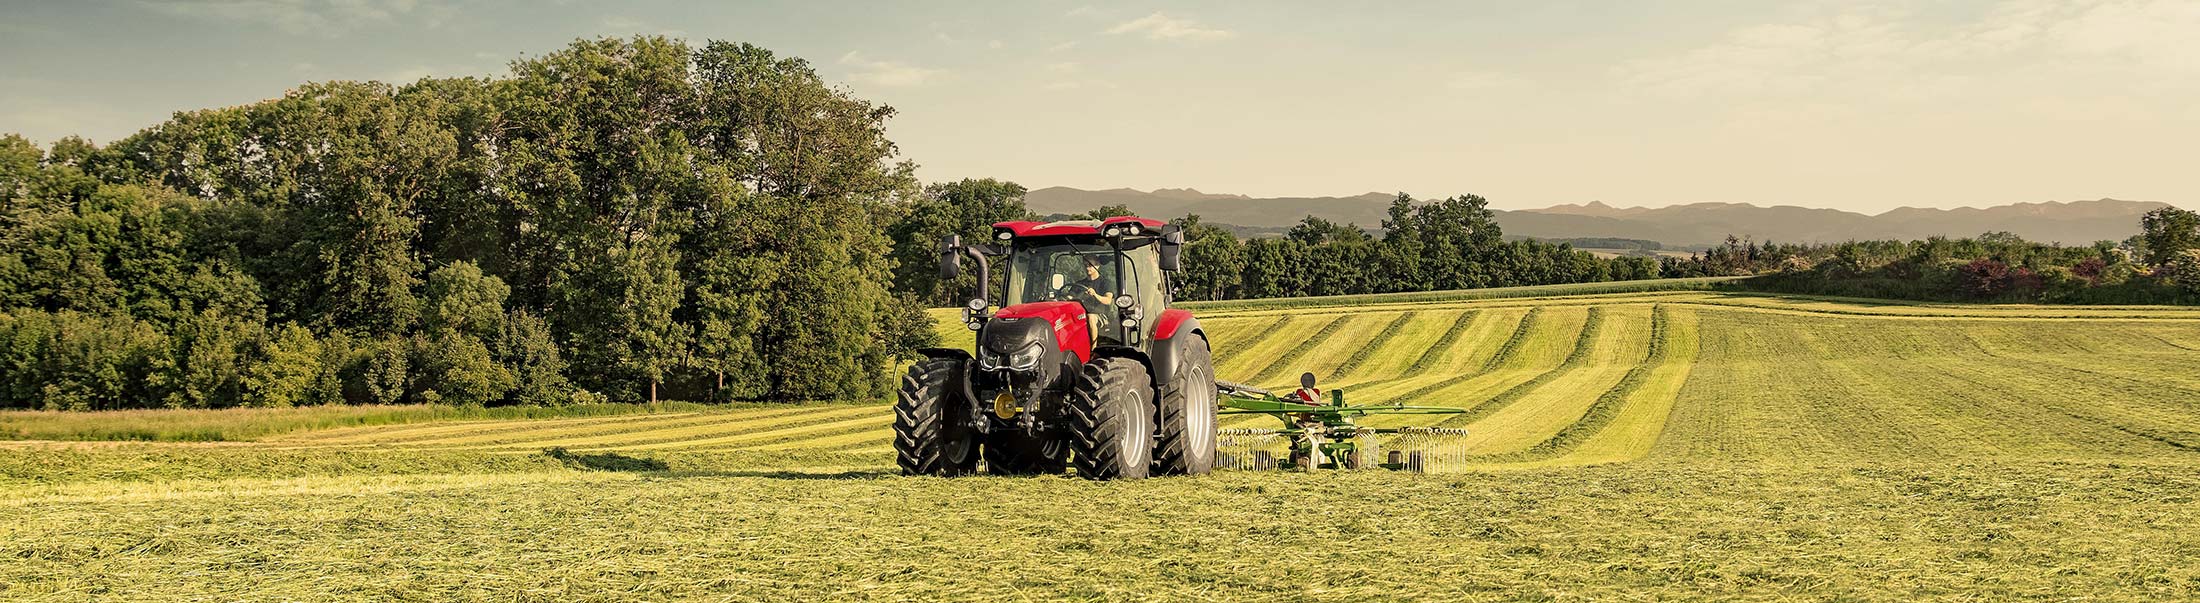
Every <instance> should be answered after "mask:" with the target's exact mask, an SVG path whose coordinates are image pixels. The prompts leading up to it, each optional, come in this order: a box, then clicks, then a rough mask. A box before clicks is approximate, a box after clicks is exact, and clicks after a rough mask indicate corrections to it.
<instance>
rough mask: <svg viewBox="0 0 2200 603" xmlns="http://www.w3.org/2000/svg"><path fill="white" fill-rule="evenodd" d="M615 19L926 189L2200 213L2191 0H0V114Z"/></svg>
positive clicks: (49, 111) (299, 73) (555, 37)
mask: <svg viewBox="0 0 2200 603" xmlns="http://www.w3.org/2000/svg"><path fill="white" fill-rule="evenodd" d="M641 34H648V35H666V36H673V37H679V38H685V39H687V40H690V41H691V42H694V43H697V44H700V43H702V42H703V41H706V40H733V41H744V42H751V43H755V44H759V45H762V46H764V47H767V48H771V49H773V50H774V51H776V52H778V53H780V54H783V55H793V56H799V57H803V58H805V59H807V60H809V61H810V62H811V63H812V64H813V65H814V66H815V67H816V68H817V69H818V71H819V72H820V73H821V74H822V75H824V76H825V77H826V78H827V79H828V80H830V81H833V82H835V83H836V84H838V85H841V86H845V87H846V88H847V89H848V90H849V91H851V92H852V93H853V94H855V95H856V96H858V97H862V98H865V99H870V100H873V101H877V102H882V103H885V104H888V105H892V106H893V107H895V108H896V109H897V110H898V111H899V114H898V115H897V116H896V117H895V118H894V119H893V121H892V122H890V124H889V130H888V135H889V137H891V138H892V139H893V140H894V141H896V142H897V143H898V144H899V145H900V147H901V149H902V151H903V153H904V155H905V157H906V158H908V159H910V160H912V161H914V162H916V163H917V164H918V165H919V169H918V176H919V177H920V178H922V179H924V180H926V181H943V180H953V179H959V178H964V177H997V178H1004V179H1008V180H1013V181H1016V182H1019V183H1022V184H1024V185H1025V186H1028V187H1031V188H1041V187H1047V186H1072V187H1078V188H1088V189H1099V188H1116V187H1130V188H1136V189H1141V190H1148V189H1153V188H1159V187H1171V188H1181V187H1191V188H1197V189H1200V190H1202V191H1207V192H1220V193H1240V194H1248V195H1253V196H1330V195H1340V196H1341V195H1353V194H1359V193H1364V192H1370V191H1377V192H1386V193H1388V192H1400V191H1403V192H1409V193H1413V194H1415V195H1416V196H1422V197H1434V196H1449V195H1454V194H1461V193H1474V194H1479V195H1482V196H1484V197H1487V198H1489V199H1490V201H1491V205H1492V206H1493V207H1497V208H1501V209H1520V208H1532V207H1543V206H1548V205H1553V204H1559V203H1583V202H1588V201H1602V202H1605V203H1608V204H1612V205H1618V206H1637V205H1640V206H1663V205H1671V204H1677V203H1695V202H1743V203H1756V204H1760V205H1774V204H1782V205H1802V206H1810V207H1830V208H1838V209H1847V210H1853V211H1863V212H1870V213H1876V212H1879V211H1884V210H1887V209H1891V208H1894V207H1899V206H1915V207H1957V206H1985V205H1998V204H2005V203H2013V202H2033V201H2069V200H2080V199H2097V198H2103V197H2114V198H2119V199H2134V200H2149V201H2167V202H2170V203H2176V204H2180V205H2184V206H2187V207H2192V206H2196V205H2200V0H1966V1H1921V2H1900V3H1887V4H1873V3H1868V2H1830V1H1817V0H1813V1H1789V0H1683V1H1673V2H1634V1H1620V0H1611V1H1584V0H1540V1H1523V2H1473V3H1469V2H1410V1H1395V2H1373V1H1366V2H1360V1H1339V0H1331V1H1322V2H1108V3H1100V2H1080V1H1077V0H1031V1H1021V2H1006V1H1000V2H979V1H969V2H963V1H956V2H948V1H900V2H878V3H858V2H831V1H809V2H741V3H735V2H708V3H703V2H696V3H680V2H580V1H568V2H533V1H520V0H485V1H480V2H463V1H447V0H177V1H155V0H142V1H133V0H82V1H70V2H31V1H27V0H0V132H17V133H21V134H23V135H25V136H27V137H30V138H31V139H33V140H36V141H40V142H49V141H52V140H54V139H58V138H60V137H63V136H67V135H82V136H85V137H88V138H91V139H93V140H95V141H100V142H106V141H111V140H114V139H116V138H119V137H122V136H125V135H128V134H129V133H131V132H135V131H137V130H139V129H141V128H144V127H147V126H151V125H154V124H157V123H159V122H160V121H162V120H164V119H166V118H167V116H168V115H169V114H170V113H172V112H174V111H178V110H186V109H196V108H205V107H217V106H229V105H237V104H244V103H250V102H254V101H259V100H263V99H269V98H275V97H279V96H281V95H282V94H283V93H284V91H286V90H288V89H290V88H292V87H294V86H296V85H297V84H299V83H302V82H307V81H327V80H345V79H379V80H386V81H396V82H406V81H412V80H416V79H418V78H421V77H427V76H438V77H440V76H461V75H478V76H488V75H499V74H502V73H504V71H505V69H506V65H507V64H508V63H509V62H510V61H512V60H514V59H517V58H521V57H524V56H534V55H541V54H543V53H546V52H550V51H554V50H556V49H558V48H560V47H562V46H564V45H565V44H567V43H569V42H571V41H572V40H574V39H577V38H587V37H599V36H631V35H641Z"/></svg>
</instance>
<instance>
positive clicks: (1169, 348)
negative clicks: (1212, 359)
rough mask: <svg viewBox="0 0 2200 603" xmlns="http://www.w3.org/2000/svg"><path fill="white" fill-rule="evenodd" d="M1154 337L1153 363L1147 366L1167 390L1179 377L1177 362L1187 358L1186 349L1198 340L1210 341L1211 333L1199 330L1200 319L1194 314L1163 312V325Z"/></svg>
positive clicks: (1155, 382) (1158, 327) (1157, 385)
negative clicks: (1208, 338)
mask: <svg viewBox="0 0 2200 603" xmlns="http://www.w3.org/2000/svg"><path fill="white" fill-rule="evenodd" d="M1153 337H1154V338H1153V344H1152V345H1151V346H1150V347H1151V350H1152V351H1151V352H1149V355H1150V356H1151V360H1150V361H1148V362H1147V363H1146V364H1147V366H1146V370H1148V371H1152V372H1153V383H1154V385H1155V386H1156V387H1160V388H1164V389H1165V388H1167V387H1168V386H1169V382H1170V381H1171V380H1174V379H1175V378H1176V363H1177V359H1178V358H1181V357H1183V355H1184V354H1183V352H1182V351H1181V349H1182V348H1183V346H1184V345H1186V344H1187V343H1189V342H1190V341H1192V338H1194V337H1197V338H1199V339H1200V340H1202V341H1204V340H1206V338H1207V333H1206V331H1204V330H1201V329H1200V328H1199V319H1197V318H1193V317H1192V313H1191V312H1186V311H1184V310H1168V311H1164V312H1162V313H1161V322H1159V323H1156V324H1155V325H1154V336H1153Z"/></svg>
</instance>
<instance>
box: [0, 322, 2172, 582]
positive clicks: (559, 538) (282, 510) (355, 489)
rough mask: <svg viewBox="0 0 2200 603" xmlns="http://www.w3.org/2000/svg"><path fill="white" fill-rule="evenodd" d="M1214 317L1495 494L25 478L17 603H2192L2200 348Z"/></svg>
mask: <svg viewBox="0 0 2200 603" xmlns="http://www.w3.org/2000/svg"><path fill="white" fill-rule="evenodd" d="M1536 293H1541V294H1543V296H1537V295H1535V294H1536ZM1585 293H1594V294H1585ZM1561 294H1564V295H1561ZM1196 311H1198V312H1199V313H1200V314H1201V321H1202V323H1203V324H1204V325H1205V326H1206V327H1207V329H1208V330H1209V333H1210V336H1211V339H1212V340H1213V341H1214V342H1215V347H1216V349H1217V352H1218V354H1217V371H1218V373H1219V374H1220V376H1222V377H1223V378H1225V379H1233V380H1244V381H1249V382H1252V383H1255V384H1260V385H1275V386H1281V385H1286V384H1288V383H1290V382H1292V381H1294V380H1295V379H1296V375H1297V374H1298V373H1299V372H1301V371H1312V372H1314V373H1316V374H1317V375H1320V376H1322V377H1323V378H1324V380H1325V384H1326V385H1328V386H1330V387H1339V388H1342V389H1343V390H1345V391H1346V392H1347V395H1348V397H1349V398H1350V399H1351V400H1352V401H1354V402H1356V403H1357V402H1382V401H1391V400H1397V401H1403V402H1410V403H1414V404H1431V405H1446V406H1455V407H1459V408H1464V409H1467V412H1466V413H1465V414H1462V415H1457V416H1453V417H1449V418H1443V417H1439V419H1442V420H1443V421H1444V422H1445V423H1446V424H1448V425H1451V426H1458V427H1465V428H1467V429H1468V430H1469V431H1470V434H1471V435H1469V436H1467V437H1466V438H1465V439H1464V441H1463V442H1461V443H1460V447H1461V449H1462V453H1463V456H1462V457H1460V458H1458V459H1455V461H1456V462H1452V463H1448V464H1446V465H1444V466H1443V467H1441V469H1443V470H1444V472H1443V473H1440V474H1433V475H1420V476H1416V475H1404V474H1392V473H1386V472H1361V473H1354V474H1275V473H1250V472H1223V473H1218V474H1216V475H1213V476H1209V477H1204V478H1196V479H1162V480H1149V481H1144V482H1135V483H1108V484H1099V483H1088V482H1084V481H1082V480H1077V479H1073V478H1067V477H1064V478H1027V479H1011V478H967V479H951V480H949V479H931V478H902V477H897V476H893V475H892V471H891V455H890V451H889V448H888V447H889V437H890V436H889V434H888V432H887V431H888V430H887V422H888V421H889V420H890V413H889V412H888V410H887V408H886V407H884V406H881V405H840V406H808V407H792V408H739V409H694V408H685V407H682V408H662V409H655V411H653V412H643V413H635V414H621V415H605V416H578V417H558V418H536V419H524V420H522V419H496V418H472V419H465V420H437V421H425V422H416V423H408V424H397V425H365V426H352V427H331V428H318V429H294V430H282V431H280V432H268V433H267V434H266V435H261V436H254V437H251V438H250V439H251V440H252V441H248V442H218V443H114V442H47V443H41V442H12V443H0V559H6V560H7V561H6V562H5V563H0V599H4V600H29V601H83V600H186V599H189V600H198V599H219V600H249V601H261V600H264V601H280V600H437V601H440V600H495V601H614V600H752V599H767V600H821V599H864V600H942V599H981V600H1025V599H1055V598H1073V599H1110V600H1156V599H1161V600H1186V599H1189V600H1246V599H1250V600H1342V599H1378V600H1380V599H1428V600H1675V599H1679V600H1699V599H1733V600H1948V601H2003V600H2193V599H2196V598H2200V504H2196V500H2195V499H2196V497H2200V309H2191V308H2155V307H2087V308H2064V307H2040V306H1944V305H1932V304H1912V303H1886V302H1873V301H1865V300H1840V299H1815V298H1796V297H1778V296H1763V295H1744V294H1731V293H1717V292H1707V291H1694V290H1679V291H1654V290H1619V291H1601V292H1584V291H1578V290H1564V291H1556V290H1543V291H1532V290H1531V291H1525V292H1518V291H1516V292H1498V293H1493V294H1484V295H1476V296H1466V295H1462V296H1456V297H1451V298H1442V297H1420V298H1412V299H1385V298H1356V299H1302V300H1263V301H1261V302H1259V303H1234V304H1212V305H1208V306H1207V307H1200V308H1196ZM944 327H947V328H949V329H947V330H943V334H945V335H948V336H949V337H950V338H951V340H952V338H956V337H960V338H961V339H962V340H963V341H965V342H966V341H967V339H968V334H967V333H966V332H958V329H959V325H957V324H955V323H953V322H951V321H950V322H948V323H946V324H945V325H944ZM963 345H967V344H966V343H965V344H963ZM10 420H15V418H11V417H4V416H0V422H4V421H10ZM141 420H142V418H141ZM1259 420H1261V419H1231V420H1229V421H1226V423H1225V425H1226V426H1230V425H1258V423H1257V421H1259ZM1414 420H1416V419H1414V418H1410V417H1390V418H1386V419H1385V420H1384V421H1382V422H1385V423H1387V424H1410V423H1411V422H1412V421H1414ZM1418 420H1420V421H1424V422H1425V421H1429V420H1431V419H1429V418H1426V417H1422V418H1419V419H1418ZM0 424H7V423H0ZM237 433H243V432H237ZM18 437H21V436H18ZM224 439H240V438H224Z"/></svg>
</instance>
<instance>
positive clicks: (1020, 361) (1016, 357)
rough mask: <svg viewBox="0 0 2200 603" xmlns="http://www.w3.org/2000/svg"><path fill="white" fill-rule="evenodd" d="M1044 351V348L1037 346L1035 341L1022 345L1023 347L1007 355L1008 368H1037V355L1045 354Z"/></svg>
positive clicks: (1025, 369) (1021, 369)
mask: <svg viewBox="0 0 2200 603" xmlns="http://www.w3.org/2000/svg"><path fill="white" fill-rule="evenodd" d="M1046 353H1047V352H1046V349H1045V348H1042V347H1039V344H1036V343H1034V344H1031V345H1027V346H1024V349H1021V350H1016V353H1014V354H1009V355H1008V368H1009V369H1010V370H1018V371H1028V370H1031V369H1035V368H1039V357H1041V356H1045V355H1046Z"/></svg>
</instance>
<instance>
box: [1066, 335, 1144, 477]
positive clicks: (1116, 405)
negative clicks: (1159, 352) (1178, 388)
mask: <svg viewBox="0 0 2200 603" xmlns="http://www.w3.org/2000/svg"><path fill="white" fill-rule="evenodd" d="M1152 392H1153V381H1152V380H1150V379H1148V378H1147V377H1146V366H1145V365H1142V364H1139V363H1138V361H1136V360H1131V359H1129V358H1094V359H1092V362H1088V363H1085V367H1084V369H1083V370H1081V371H1078V373H1077V385H1076V387H1074V388H1072V389H1071V390H1070V394H1069V419H1070V431H1071V437H1070V453H1071V456H1070V461H1071V462H1072V463H1074V464H1075V465H1076V466H1077V474H1078V475H1082V476H1084V477H1085V478H1086V479H1096V480H1111V479H1140V478H1143V477H1146V475H1147V472H1148V471H1149V470H1151V469H1152V463H1153V402H1152V398H1153V393H1152Z"/></svg>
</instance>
